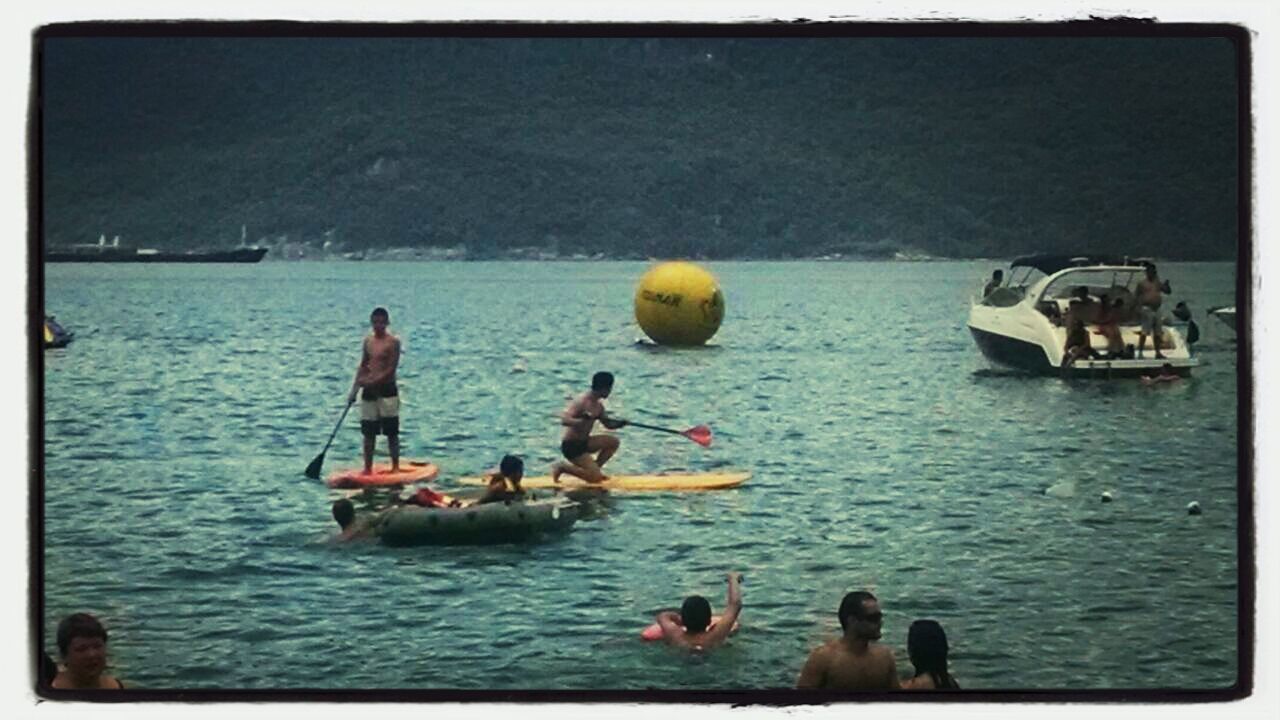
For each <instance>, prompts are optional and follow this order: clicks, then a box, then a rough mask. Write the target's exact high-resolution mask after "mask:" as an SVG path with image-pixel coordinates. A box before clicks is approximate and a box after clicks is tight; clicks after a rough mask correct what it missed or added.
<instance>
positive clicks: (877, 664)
mask: <svg viewBox="0 0 1280 720" xmlns="http://www.w3.org/2000/svg"><path fill="white" fill-rule="evenodd" d="M837 616H838V617H839V618H840V627H841V628H842V629H843V630H844V634H843V635H842V636H841V637H838V638H836V639H835V640H832V641H830V642H828V643H826V644H825V645H823V646H822V647H819V648H817V649H816V650H814V651H813V652H812V653H810V654H809V659H808V660H807V661H806V662H805V664H804V669H802V670H801V671H800V679H799V680H797V681H796V687H797V688H800V689H802V690H803V689H825V690H896V689H898V687H899V684H898V667H897V663H896V661H895V660H894V659H893V651H892V650H890V649H889V648H887V647H885V646H883V645H880V644H878V643H876V640H879V639H880V626H881V623H883V622H884V616H883V615H882V614H881V612H880V602H879V601H878V600H876V596H875V595H872V594H871V593H869V592H866V591H865V590H858V591H856V592H851V593H848V594H847V595H845V596H844V599H843V600H841V601H840V609H839V611H838V612H837Z"/></svg>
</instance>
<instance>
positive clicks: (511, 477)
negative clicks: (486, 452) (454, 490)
mask: <svg viewBox="0 0 1280 720" xmlns="http://www.w3.org/2000/svg"><path fill="white" fill-rule="evenodd" d="M522 478H524V461H523V460H521V459H520V458H518V457H516V456H515V455H504V456H503V457H502V463H501V464H499V465H498V472H496V473H494V474H493V475H490V476H489V487H488V489H486V490H485V491H484V495H481V496H480V499H479V500H477V501H476V503H475V504H476V505H483V504H485V503H492V502H506V501H508V500H523V499H524V490H523V489H522V488H521V487H520V480H521V479H522Z"/></svg>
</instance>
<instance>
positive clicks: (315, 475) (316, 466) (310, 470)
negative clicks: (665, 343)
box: [303, 453, 324, 480]
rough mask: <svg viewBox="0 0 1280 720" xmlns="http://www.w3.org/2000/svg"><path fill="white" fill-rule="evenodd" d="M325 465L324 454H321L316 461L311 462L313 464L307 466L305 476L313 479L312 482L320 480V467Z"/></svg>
mask: <svg viewBox="0 0 1280 720" xmlns="http://www.w3.org/2000/svg"><path fill="white" fill-rule="evenodd" d="M323 464H324V453H320V454H319V455H317V456H316V459H315V460H312V461H311V464H310V465H308V466H307V469H306V470H305V471H304V473H303V474H305V475H306V476H307V477H309V478H311V479H312V480H319V479H320V466H321V465H323Z"/></svg>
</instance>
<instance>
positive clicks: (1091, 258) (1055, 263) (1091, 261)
mask: <svg viewBox="0 0 1280 720" xmlns="http://www.w3.org/2000/svg"><path fill="white" fill-rule="evenodd" d="M1089 265H1121V266H1135V267H1136V266H1140V265H1141V263H1140V262H1139V261H1138V260H1137V259H1130V258H1129V257H1127V256H1121V255H1024V256H1023V257H1020V258H1017V259H1015V260H1014V261H1013V262H1011V263H1009V267H1010V268H1019V267H1029V268H1035V269H1036V270H1039V271H1040V272H1042V273H1044V274H1045V275H1052V274H1054V273H1056V272H1058V271H1059V270H1065V269H1066V268H1069V267H1086V266H1089Z"/></svg>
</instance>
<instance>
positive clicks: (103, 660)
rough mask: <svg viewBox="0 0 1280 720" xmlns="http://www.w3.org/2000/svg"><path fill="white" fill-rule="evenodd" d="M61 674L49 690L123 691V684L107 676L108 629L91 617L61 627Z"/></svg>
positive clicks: (83, 616)
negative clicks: (52, 688)
mask: <svg viewBox="0 0 1280 720" xmlns="http://www.w3.org/2000/svg"><path fill="white" fill-rule="evenodd" d="M58 654H59V655H61V656H62V668H63V669H62V670H61V671H59V672H58V673H57V674H56V675H54V677H53V681H52V682H50V683H49V686H50V687H54V688H58V689H59V690H123V689H124V683H122V682H120V681H119V680H118V679H116V678H114V677H112V676H110V675H107V674H105V670H106V669H107V629H106V628H104V627H102V623H100V622H98V619H97V618H95V617H94V616H92V615H89V614H88V613H75V614H74V615H68V616H67V617H65V618H63V620H62V622H60V623H58Z"/></svg>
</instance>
